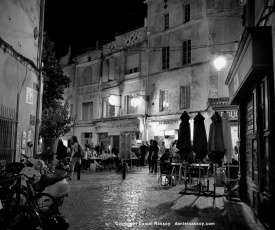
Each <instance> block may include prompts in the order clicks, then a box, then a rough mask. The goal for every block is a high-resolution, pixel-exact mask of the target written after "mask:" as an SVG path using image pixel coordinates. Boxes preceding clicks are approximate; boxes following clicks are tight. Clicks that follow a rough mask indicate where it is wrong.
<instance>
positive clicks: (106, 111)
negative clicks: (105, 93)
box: [102, 97, 116, 117]
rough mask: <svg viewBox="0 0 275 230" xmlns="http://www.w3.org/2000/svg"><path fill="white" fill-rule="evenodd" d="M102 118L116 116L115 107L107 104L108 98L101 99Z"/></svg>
mask: <svg viewBox="0 0 275 230" xmlns="http://www.w3.org/2000/svg"><path fill="white" fill-rule="evenodd" d="M102 108H103V117H114V116H115V115H116V107H115V106H114V105H111V104H110V103H109V97H107V98H104V99H103V106H102Z"/></svg>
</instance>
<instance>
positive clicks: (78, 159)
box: [71, 136, 81, 175]
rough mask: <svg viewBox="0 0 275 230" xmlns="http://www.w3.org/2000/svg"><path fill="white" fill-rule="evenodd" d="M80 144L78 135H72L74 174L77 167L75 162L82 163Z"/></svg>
mask: <svg viewBox="0 0 275 230" xmlns="http://www.w3.org/2000/svg"><path fill="white" fill-rule="evenodd" d="M78 145H80V144H79V142H78V140H77V137H76V136H73V137H72V155H71V161H72V165H73V171H72V174H71V175H73V174H74V168H75V164H76V163H77V162H78V166H80V165H81V153H79V151H78Z"/></svg>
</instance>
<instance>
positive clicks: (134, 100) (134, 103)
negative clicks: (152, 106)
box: [131, 94, 149, 107]
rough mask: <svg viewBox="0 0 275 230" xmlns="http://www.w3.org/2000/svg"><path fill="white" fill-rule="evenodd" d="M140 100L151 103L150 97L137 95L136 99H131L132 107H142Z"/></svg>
mask: <svg viewBox="0 0 275 230" xmlns="http://www.w3.org/2000/svg"><path fill="white" fill-rule="evenodd" d="M140 98H142V99H143V100H144V101H149V96H147V95H140V94H137V96H136V97H134V98H132V99H131V106H133V107H137V106H138V105H140V103H141V100H140Z"/></svg>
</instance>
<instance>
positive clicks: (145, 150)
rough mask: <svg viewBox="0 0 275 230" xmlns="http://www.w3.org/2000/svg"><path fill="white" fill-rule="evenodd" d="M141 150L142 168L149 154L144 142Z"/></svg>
mask: <svg viewBox="0 0 275 230" xmlns="http://www.w3.org/2000/svg"><path fill="white" fill-rule="evenodd" d="M139 149H140V166H144V165H145V164H144V161H145V156H146V153H147V152H148V147H147V146H146V145H145V144H144V141H142V144H141V146H140V147H139Z"/></svg>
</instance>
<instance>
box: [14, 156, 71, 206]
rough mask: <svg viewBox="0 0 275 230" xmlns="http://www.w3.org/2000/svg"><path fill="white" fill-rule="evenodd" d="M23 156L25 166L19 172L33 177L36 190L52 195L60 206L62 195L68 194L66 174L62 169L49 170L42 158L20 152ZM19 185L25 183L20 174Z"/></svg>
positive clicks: (62, 199)
mask: <svg viewBox="0 0 275 230" xmlns="http://www.w3.org/2000/svg"><path fill="white" fill-rule="evenodd" d="M22 155H23V157H24V158H25V161H26V162H25V163H23V162H22V163H23V164H24V165H25V167H23V168H22V170H21V171H20V172H19V173H20V174H25V175H27V176H29V177H34V178H35V182H36V188H35V189H36V190H37V191H40V192H43V193H48V194H50V195H52V196H53V197H54V198H55V200H56V202H57V204H58V205H59V206H61V205H62V204H63V201H64V197H66V196H68V193H69V191H70V187H69V184H68V182H67V180H66V177H67V176H68V174H67V173H66V172H65V171H64V170H58V169H57V170H55V171H51V170H50V169H49V168H48V167H47V166H46V165H45V163H44V161H43V160H40V159H35V158H32V157H28V156H26V155H24V154H22ZM21 185H22V186H27V185H26V178H24V176H22V179H21Z"/></svg>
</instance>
